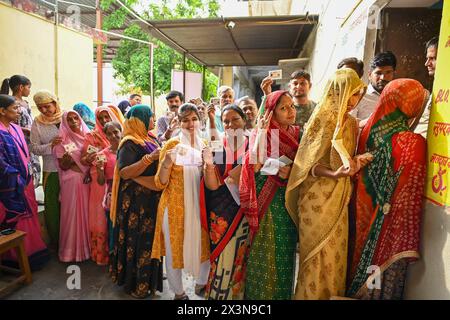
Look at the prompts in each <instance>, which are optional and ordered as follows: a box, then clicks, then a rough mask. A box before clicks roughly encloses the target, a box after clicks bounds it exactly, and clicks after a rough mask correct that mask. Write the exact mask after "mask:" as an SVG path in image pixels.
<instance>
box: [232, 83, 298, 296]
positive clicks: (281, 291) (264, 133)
mask: <svg viewBox="0 0 450 320" xmlns="http://www.w3.org/2000/svg"><path fill="white" fill-rule="evenodd" d="M260 114H263V116H262V117H260V118H259V120H258V130H257V132H258V133H257V134H256V135H253V136H252V138H251V143H250V150H249V152H247V153H246V155H245V158H244V162H243V164H242V172H241V177H240V190H239V192H240V201H241V210H242V212H243V214H244V215H245V217H246V218H247V220H248V223H249V227H250V242H251V244H250V245H251V247H250V252H249V257H248V262H247V271H246V279H245V281H246V283H245V298H246V299H253V300H262V299H265V300H276V299H279V300H289V299H291V297H292V291H293V286H294V270H295V251H296V246H297V228H296V221H297V218H296V216H290V215H289V214H288V212H287V211H286V208H285V207H284V202H285V201H284V193H285V187H286V183H287V178H288V177H289V173H290V169H291V168H290V166H289V165H288V164H289V161H291V162H292V160H289V159H294V156H295V153H296V151H297V148H298V139H299V129H298V127H296V126H294V125H293V124H294V122H295V108H294V105H293V101H292V98H291V96H290V95H289V93H288V92H287V91H281V90H279V91H275V92H273V93H271V94H269V95H268V96H267V98H266V104H265V106H264V105H263V106H261V108H260ZM255 136H256V137H255ZM255 138H256V144H254V143H253V141H255ZM255 146H256V147H255ZM280 160H281V161H280ZM283 161H284V163H283ZM263 165H264V167H263Z"/></svg>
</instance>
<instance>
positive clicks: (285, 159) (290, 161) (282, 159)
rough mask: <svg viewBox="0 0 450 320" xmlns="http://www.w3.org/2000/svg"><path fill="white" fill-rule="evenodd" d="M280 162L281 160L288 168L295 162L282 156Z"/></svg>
mask: <svg viewBox="0 0 450 320" xmlns="http://www.w3.org/2000/svg"><path fill="white" fill-rule="evenodd" d="M278 160H279V161H280V162H282V163H284V164H285V165H287V166H289V165H291V164H292V162H293V161H292V160H291V159H289V158H288V157H286V156H281V157H280V158H279V159H278Z"/></svg>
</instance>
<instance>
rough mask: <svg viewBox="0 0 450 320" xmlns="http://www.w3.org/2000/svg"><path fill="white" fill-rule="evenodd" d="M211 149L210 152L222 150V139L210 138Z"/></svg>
mask: <svg viewBox="0 0 450 320" xmlns="http://www.w3.org/2000/svg"><path fill="white" fill-rule="evenodd" d="M211 150H212V152H222V151H223V142H222V140H211Z"/></svg>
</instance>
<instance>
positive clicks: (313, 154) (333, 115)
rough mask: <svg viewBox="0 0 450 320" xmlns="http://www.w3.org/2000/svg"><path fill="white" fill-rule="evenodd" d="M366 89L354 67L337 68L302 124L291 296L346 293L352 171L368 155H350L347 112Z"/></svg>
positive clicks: (295, 172) (290, 204) (293, 196)
mask: <svg viewBox="0 0 450 320" xmlns="http://www.w3.org/2000/svg"><path fill="white" fill-rule="evenodd" d="M364 90H365V85H364V83H363V82H362V81H361V80H360V79H359V77H358V75H357V74H356V72H355V71H353V70H352V69H347V68H345V69H340V70H337V71H336V72H335V73H334V75H333V76H332V77H331V79H330V80H329V81H328V83H327V85H326V87H325V92H324V94H323V96H322V99H321V102H320V103H319V104H318V105H317V107H316V109H315V111H314V113H313V114H312V116H311V119H310V120H309V122H308V124H307V126H306V128H305V131H304V133H303V137H302V140H301V142H300V146H299V148H298V151H297V155H296V157H295V160H294V165H293V167H292V172H291V175H290V177H289V182H288V184H287V188H286V207H287V209H288V211H289V213H290V214H291V216H293V217H295V219H296V221H297V223H298V230H299V241H300V250H299V254H300V261H299V272H298V278H297V287H296V291H295V299H300V300H307V299H311V300H317V299H329V298H330V297H331V296H343V295H344V293H345V274H346V270H347V244H348V204H349V201H350V196H351V193H352V182H351V176H353V175H354V174H355V173H356V172H357V171H358V170H359V169H360V168H361V167H362V166H364V165H366V164H367V163H368V162H369V161H370V157H369V158H366V157H365V156H357V157H354V154H355V148H356V143H357V135H358V125H357V121H356V119H355V118H353V117H352V116H350V115H349V114H348V112H350V111H351V110H353V109H354V108H355V107H356V105H357V104H358V103H359V101H360V99H361V97H362V95H363V94H364Z"/></svg>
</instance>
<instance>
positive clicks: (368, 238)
mask: <svg viewBox="0 0 450 320" xmlns="http://www.w3.org/2000/svg"><path fill="white" fill-rule="evenodd" d="M225 91H229V92H230V91H231V90H229V89H227V90H225ZM364 92H365V84H364V83H363V82H362V81H361V80H360V79H359V77H358V75H357V74H356V72H354V71H353V70H352V69H347V68H343V69H340V70H337V71H336V72H335V73H334V75H333V76H332V77H331V78H330V80H329V81H328V83H327V85H326V87H325V90H324V92H323V95H322V98H321V100H320V102H319V103H318V104H317V106H316V107H315V109H314V112H313V114H312V116H311V118H310V120H309V121H308V123H307V125H306V126H305V128H304V130H303V135H302V138H301V139H300V138H299V134H300V131H299V128H298V127H297V126H295V125H294V123H295V117H296V111H295V108H294V105H293V100H292V97H291V96H290V95H289V93H288V92H286V91H281V90H280V91H275V92H273V93H270V94H269V95H268V96H266V97H265V99H264V101H263V103H262V105H261V108H260V110H259V114H260V116H259V118H258V121H257V124H256V129H255V130H253V131H252V132H249V131H248V129H250V128H251V127H252V126H254V125H255V123H254V121H249V119H247V116H246V113H245V112H244V111H243V109H242V108H240V107H239V106H237V105H234V104H225V103H224V104H223V105H221V107H220V108H219V109H220V112H219V115H220V118H219V119H220V122H221V123H220V127H221V128H220V130H218V131H223V134H221V133H219V135H218V136H219V139H221V140H222V144H221V145H220V150H218V149H217V148H215V149H213V148H211V146H210V143H209V142H208V141H207V140H205V139H203V138H202V134H200V133H199V132H200V127H201V126H200V123H201V120H202V118H203V117H202V115H201V114H200V113H199V110H198V108H197V106H196V105H194V104H191V103H186V104H183V105H182V106H181V107H180V109H179V111H178V115H177V117H178V122H179V126H180V129H181V130H180V133H179V134H178V135H177V136H175V137H172V138H171V139H169V140H168V141H167V142H165V143H164V144H163V145H161V143H160V141H158V139H157V138H156V136H154V135H153V134H152V133H151V131H152V130H153V129H154V127H155V116H154V113H153V112H152V110H151V108H150V107H149V106H146V105H137V106H134V107H132V108H131V109H130V110H129V111H128V112H127V114H126V116H125V118H126V119H124V117H123V116H122V114H121V112H120V110H118V109H117V108H116V107H114V106H108V107H99V108H97V109H96V110H95V114H93V113H92V111H90V109H89V108H88V107H87V106H85V105H83V104H78V105H76V106H75V107H74V110H71V111H66V112H63V111H62V110H61V108H60V106H59V103H58V99H57V98H56V97H55V96H54V95H52V94H51V93H49V92H47V91H39V92H38V93H36V94H35V95H34V101H35V103H36V106H37V108H38V110H39V112H40V115H39V116H38V117H37V118H36V119H35V120H34V122H33V125H32V127H31V150H28V149H27V148H26V142H25V140H24V137H23V134H22V133H21V130H20V127H18V126H17V125H15V124H14V122H15V121H16V120H17V117H18V112H17V108H18V106H17V104H16V101H15V99H14V98H12V97H10V96H6V95H2V96H0V120H1V121H0V133H1V135H0V137H1V139H0V143H1V144H2V145H3V146H5V149H4V150H5V151H2V154H1V157H0V160H1V163H0V166H1V169H2V170H1V175H2V185H3V184H5V186H2V192H1V193H0V196H1V197H2V198H1V199H2V204H0V221H2V220H3V221H5V222H6V223H9V224H10V225H14V226H15V227H16V228H18V229H20V228H21V227H23V228H28V229H27V232H29V231H32V230H34V233H33V232H31V233H29V235H28V237H29V238H30V239H31V237H33V236H35V237H36V238H39V225H38V223H37V208H36V206H35V198H34V190H33V187H32V183H33V182H32V180H31V179H30V177H29V166H28V167H27V163H28V162H29V156H30V151H32V152H33V153H34V154H36V155H40V156H42V157H43V169H44V170H43V171H44V192H45V211H46V212H45V218H46V224H47V229H48V232H49V234H50V237H51V240H52V243H53V244H55V245H57V246H58V253H59V258H60V260H61V261H83V260H86V259H89V258H91V259H93V260H94V261H96V262H97V263H98V264H102V265H106V264H109V268H110V274H111V276H112V279H113V281H114V282H116V283H117V284H118V285H124V287H125V290H126V292H128V293H129V294H131V295H132V296H134V297H136V298H143V297H147V296H149V295H150V294H152V293H154V292H155V291H162V280H163V272H162V269H163V268H162V264H163V263H165V266H166V276H167V280H168V283H169V286H170V289H171V290H172V291H173V292H174V294H175V299H181V300H184V299H188V296H187V295H186V293H185V290H184V287H183V281H182V271H183V270H184V271H185V272H187V273H188V274H191V275H193V276H194V278H195V279H196V287H195V292H196V293H197V294H200V295H204V296H205V297H206V298H207V299H217V300H222V299H329V298H331V297H332V296H348V297H356V298H384V299H390V298H400V297H401V294H402V289H403V285H404V281H405V274H406V268H407V265H408V263H409V262H412V261H414V260H415V259H417V258H418V251H419V225H420V216H421V210H422V192H423V186H424V179H425V144H426V142H425V140H424V139H423V138H422V137H421V136H420V135H417V134H414V133H412V132H411V130H410V129H409V124H410V122H411V121H412V120H414V119H415V118H416V117H420V115H421V112H422V106H423V105H424V100H425V99H426V91H425V90H424V88H423V87H422V85H421V84H420V83H419V82H417V81H415V80H412V79H397V80H394V81H392V82H390V83H389V84H388V85H387V86H386V88H385V90H384V91H383V92H382V94H381V97H380V100H379V102H378V105H377V108H376V111H375V113H374V114H373V115H372V116H371V118H370V119H369V121H368V122H367V124H366V126H365V127H364V128H363V130H362V132H358V123H357V121H356V119H355V118H353V117H352V116H351V115H349V112H350V111H351V110H352V109H354V108H355V106H356V105H357V104H358V102H359V101H360V99H361V97H362V96H363V94H364ZM232 94H233V93H232V91H231V95H232ZM233 100H234V97H233V96H232V98H231V101H233ZM207 113H208V117H209V125H210V128H212V129H213V128H214V129H219V128H218V127H219V125H218V124H217V121H216V118H217V114H218V112H217V108H216V109H215V108H214V107H210V108H209V109H208V112H207ZM236 132H245V134H244V135H238V134H236ZM358 139H359V140H358ZM262 146H264V149H265V152H264V153H263V156H262V157H260V154H261V153H260V152H259V150H260V149H261V148H262ZM185 154H189V155H191V160H192V159H193V161H192V162H191V163H183V162H182V161H181V160H180V159H181V158H182V156H183V155H185ZM283 156H284V158H286V157H287V158H289V159H291V160H292V164H287V165H283V166H281V167H279V168H278V169H277V171H276V173H275V174H267V173H266V172H265V171H264V167H265V164H266V162H267V159H269V158H271V159H278V158H280V157H283ZM16 177H17V179H16ZM6 178H7V179H6ZM12 185H14V186H16V185H17V186H20V188H16V189H15V190H14V191H8V192H9V193H8V196H12V197H11V199H12V200H11V201H10V200H5V199H7V196H6V193H5V192H3V190H6V187H11V186H12ZM3 187H5V188H3ZM8 190H10V189H8ZM20 192H21V193H20ZM19 193H20V194H19ZM406 193H407V195H408V196H406ZM24 194H25V195H26V197H25V198H23V200H24V201H20V199H19V198H20V195H24ZM236 195H237V196H236ZM2 215H5V216H6V218H5V219H4V218H3V217H2ZM25 223H27V224H28V225H26V226H24V224H25ZM31 224H33V225H32V226H31ZM31 242H32V243H31ZM297 244H298V255H297ZM26 248H27V253H29V254H35V253H36V252H43V251H45V245H44V244H43V243H41V242H39V241H35V240H33V241H30V243H29V244H28V245H27V244H26ZM11 258H14V257H11ZM297 260H298V271H297V272H298V273H297V275H296V274H295V272H296V262H297ZM373 266H377V267H378V268H379V270H380V273H379V274H380V275H381V287H378V288H373V286H367V283H372V281H373V277H374V275H372V274H371V273H368V270H369V269H370V267H373Z"/></svg>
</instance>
